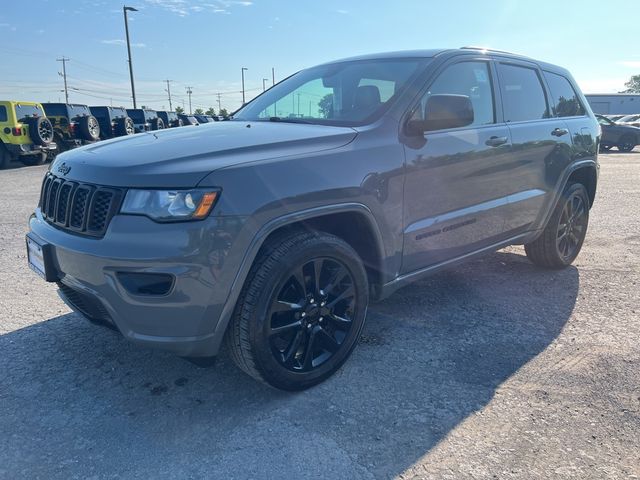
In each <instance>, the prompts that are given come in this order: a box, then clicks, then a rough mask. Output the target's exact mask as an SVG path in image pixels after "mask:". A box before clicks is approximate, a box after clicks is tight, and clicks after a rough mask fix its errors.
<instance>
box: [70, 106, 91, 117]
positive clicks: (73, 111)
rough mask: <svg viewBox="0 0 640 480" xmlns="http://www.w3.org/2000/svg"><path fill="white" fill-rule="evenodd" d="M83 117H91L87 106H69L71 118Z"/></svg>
mask: <svg viewBox="0 0 640 480" xmlns="http://www.w3.org/2000/svg"><path fill="white" fill-rule="evenodd" d="M82 115H91V112H90V111H89V107H87V106H86V105H69V116H70V117H71V118H75V117H80V116H82Z"/></svg>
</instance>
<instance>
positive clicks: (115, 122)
mask: <svg viewBox="0 0 640 480" xmlns="http://www.w3.org/2000/svg"><path fill="white" fill-rule="evenodd" d="M89 108H90V110H91V113H92V114H93V116H94V117H96V119H97V120H98V123H99V124H100V139H101V140H106V139H108V138H115V137H124V136H125V135H133V134H134V133H136V132H135V127H134V125H133V120H131V118H130V117H129V116H128V115H127V110H126V109H125V108H124V107H89Z"/></svg>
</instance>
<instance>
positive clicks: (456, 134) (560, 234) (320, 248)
mask: <svg viewBox="0 0 640 480" xmlns="http://www.w3.org/2000/svg"><path fill="white" fill-rule="evenodd" d="M598 136H599V128H598V123H597V121H596V119H595V117H594V115H593V113H592V112H591V110H590V109H589V106H588V103H587V102H586V100H585V98H584V96H583V95H582V93H581V92H580V90H579V89H578V87H577V85H576V84H575V82H574V80H573V79H572V77H571V75H570V74H569V73H568V72H567V71H566V70H565V69H563V68H560V67H556V66H553V65H550V64H547V63H543V62H539V61H535V60H532V59H529V58H525V57H521V56H518V55H513V54H508V53H504V52H497V51H486V50H478V49H473V48H463V49H458V50H426V51H410V52H399V53H390V54H379V55H369V56H363V57H358V58H353V59H349V60H341V61H336V62H332V63H328V64H325V65H320V66H317V67H313V68H309V69H306V70H302V71H300V72H298V73H297V74H295V75H292V76H291V77H289V78H288V79H286V80H284V81H283V82H281V83H279V84H278V85H276V86H274V87H272V88H271V89H269V90H268V91H267V92H265V93H263V94H262V95H260V96H258V97H257V98H255V99H254V100H253V101H251V102H249V103H248V104H247V105H245V106H244V107H243V108H241V109H240V110H239V111H238V112H236V114H235V115H234V116H233V118H232V119H231V120H230V121H224V122H215V123H208V124H204V125H201V126H200V127H199V128H193V129H192V128H179V129H171V130H163V131H156V132H152V133H145V134H141V135H134V136H131V137H127V138H123V139H117V140H112V141H110V142H108V144H97V145H92V146H87V147H83V148H81V149H78V150H76V151H73V152H68V153H65V154H63V155H61V156H60V157H59V158H58V159H57V160H56V161H55V163H54V164H53V165H52V166H51V168H50V171H49V172H48V173H47V174H46V176H45V178H44V181H43V185H42V195H41V199H40V203H39V205H38V207H37V208H36V210H35V213H34V215H33V216H32V218H31V220H30V230H31V231H30V233H29V234H28V236H27V244H28V254H29V262H30V264H31V266H32V268H33V269H34V270H35V271H36V272H38V273H39V274H40V275H42V276H43V277H44V278H45V279H46V280H47V281H50V282H57V283H58V285H59V287H60V290H59V291H60V294H61V295H62V297H63V298H64V299H65V300H66V301H67V302H68V304H69V305H70V306H71V308H73V309H75V310H77V311H79V312H81V313H82V314H84V315H85V316H87V317H89V318H91V319H93V320H95V321H99V322H103V323H107V324H110V325H112V326H113V327H114V328H116V329H117V330H119V331H120V332H121V333H122V335H124V336H125V337H126V338H128V339H130V340H132V341H135V342H138V343H141V344H145V345H152V346H156V347H159V348H164V349H167V350H170V351H173V352H176V353H177V354H179V355H183V356H188V357H208V356H213V355H215V354H216V353H217V352H218V350H219V348H220V345H221V343H222V341H223V339H226V342H227V344H228V346H229V349H230V352H231V355H232V357H233V359H234V360H235V362H236V363H237V364H238V365H239V367H240V368H241V369H242V370H244V371H245V372H247V373H248V374H249V375H251V376H253V377H254V378H256V379H258V380H261V381H264V382H266V383H268V384H270V385H272V386H274V387H277V388H281V389H286V390H297V389H304V388H307V387H310V386H312V385H315V384H317V383H319V382H321V381H322V380H324V379H326V378H327V377H329V376H330V375H331V374H332V373H334V372H335V371H336V370H337V369H338V368H339V367H340V366H341V365H342V364H343V363H344V362H345V360H346V359H347V357H349V355H350V353H351V352H352V350H353V349H354V347H355V346H356V344H357V340H358V337H359V336H360V332H361V330H362V327H363V325H364V321H365V317H366V313H367V306H368V304H369V301H370V300H376V299H381V298H384V297H386V296H388V295H390V294H391V293H392V292H393V291H394V290H396V289H397V288H399V287H401V286H403V285H406V284H407V283H408V282H411V281H413V280H416V279H418V278H421V277H422V276H423V275H427V274H430V273H432V272H435V271H437V270H439V269H441V268H444V267H447V266H449V265H452V264H454V263H456V262H459V261H462V260H468V259H470V258H473V257H475V256H477V255H480V254H484V253H487V252H492V251H495V250H497V249H499V248H502V247H504V246H507V245H513V244H524V246H525V250H526V253H527V256H528V257H529V258H530V259H531V261H532V262H533V263H535V264H537V265H540V266H542V267H547V268H563V267H566V266H567V265H569V264H570V263H571V262H573V260H574V259H575V258H576V256H577V255H578V252H579V251H580V248H581V246H582V243H583V241H584V239H585V234H586V232H587V225H588V220H589V209H590V207H591V205H592V204H593V200H594V196H595V189H596V182H597V175H598V164H597V152H598V142H599V137H598Z"/></svg>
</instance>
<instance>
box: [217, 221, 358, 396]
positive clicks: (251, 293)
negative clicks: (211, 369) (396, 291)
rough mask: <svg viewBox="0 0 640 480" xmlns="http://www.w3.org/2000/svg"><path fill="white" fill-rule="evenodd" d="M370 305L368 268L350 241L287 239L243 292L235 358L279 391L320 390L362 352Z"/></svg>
mask: <svg viewBox="0 0 640 480" xmlns="http://www.w3.org/2000/svg"><path fill="white" fill-rule="evenodd" d="M368 302H369V289H368V282H367V275H366V272H365V269H364V266H363V264H362V262H361V261H360V258H359V257H358V254H357V253H356V252H355V251H354V250H353V248H351V247H350V246H349V245H348V244H347V243H345V242H344V241H342V240H341V239H339V238H337V237H335V236H333V235H329V234H326V233H320V232H299V233H290V234H288V235H286V236H280V237H278V238H276V239H274V240H273V241H270V242H269V243H268V244H267V245H266V246H264V247H263V248H262V250H261V253H260V254H259V255H258V257H257V258H256V260H255V262H254V265H253V267H252V268H251V271H250V272H249V275H248V277H247V280H246V282H245V285H244V287H243V289H242V292H241V294H240V298H239V299H238V303H237V305H236V310H235V312H234V314H233V318H232V321H231V324H230V325H229V328H228V330H227V334H226V341H227V345H228V347H229V351H230V354H231V358H232V359H233V360H234V362H235V363H236V364H237V365H238V367H240V369H241V370H243V371H244V372H246V373H247V374H249V375H251V376H252V377H253V378H255V379H257V380H259V381H261V382H264V383H266V384H268V385H270V386H272V387H275V388H279V389H282V390H289V391H295V390H304V389H306V388H309V387H312V386H314V385H316V384H318V383H320V382H322V381H324V380H325V379H327V378H328V377H330V376H331V375H332V374H333V373H335V372H336V371H337V370H338V369H339V368H340V367H341V366H342V364H343V363H344V362H345V361H346V360H347V358H348V357H349V355H350V354H351V352H352V351H353V349H354V348H355V346H356V344H357V341H358V338H359V336H360V332H361V331H362V327H363V326H364V321H365V317H366V311H367V305H368Z"/></svg>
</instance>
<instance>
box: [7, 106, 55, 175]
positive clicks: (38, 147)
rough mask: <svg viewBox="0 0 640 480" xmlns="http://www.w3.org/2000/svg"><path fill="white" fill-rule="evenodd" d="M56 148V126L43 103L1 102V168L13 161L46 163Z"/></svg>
mask: <svg viewBox="0 0 640 480" xmlns="http://www.w3.org/2000/svg"><path fill="white" fill-rule="evenodd" d="M56 149H57V146H56V144H55V143H54V141H53V125H51V122H50V121H49V119H47V117H46V115H45V113H44V109H43V108H42V105H41V104H39V103H34V102H13V101H10V100H0V169H2V168H6V167H7V166H8V165H9V163H10V162H11V161H12V160H21V161H22V163H24V164H26V165H40V164H43V163H44V162H45V161H46V160H47V157H48V156H49V155H53V154H54V153H55V151H56Z"/></svg>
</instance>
